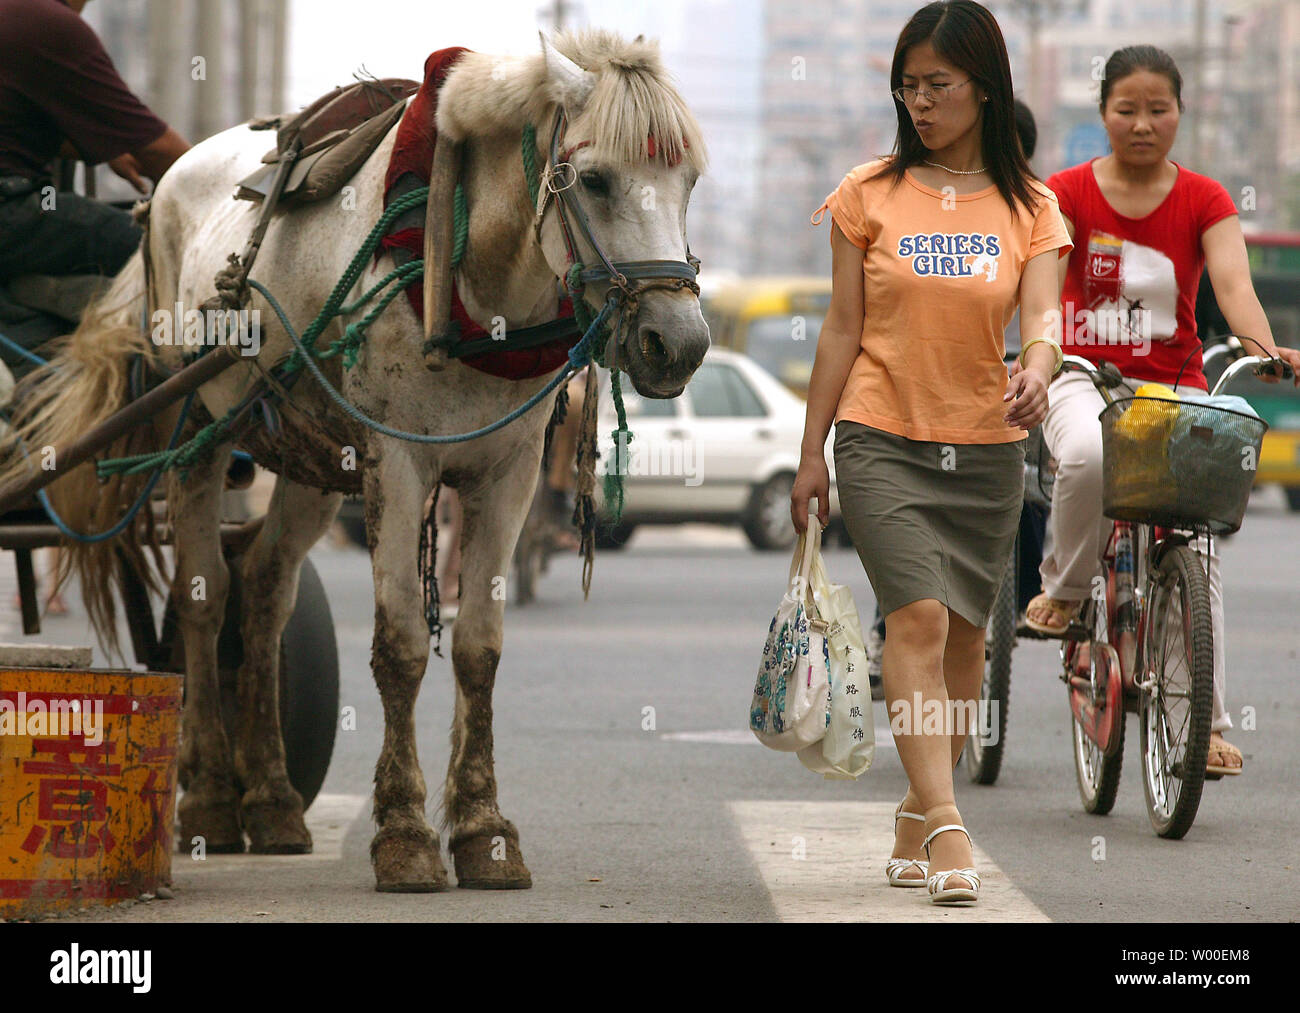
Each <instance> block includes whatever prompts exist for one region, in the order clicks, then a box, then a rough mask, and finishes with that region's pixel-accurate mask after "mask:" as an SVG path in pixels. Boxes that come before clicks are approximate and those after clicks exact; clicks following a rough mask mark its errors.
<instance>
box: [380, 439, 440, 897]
mask: <svg viewBox="0 0 1300 1013" xmlns="http://www.w3.org/2000/svg"><path fill="white" fill-rule="evenodd" d="M428 472H429V469H428V468H427V467H420V466H419V465H417V463H416V462H415V461H413V460H412V458H411V456H410V455H409V453H408V452H407V450H406V448H404V447H384V448H375V449H372V450H371V452H370V454H369V455H368V456H367V459H366V468H365V473H364V482H365V497H366V542H367V544H368V545H369V546H370V560H371V567H372V569H373V573H374V581H375V631H374V639H373V641H372V645H373V646H372V648H371V658H370V667H371V670H372V672H373V673H374V678H375V685H376V686H378V688H379V697H380V700H381V702H382V703H383V707H384V745H383V748H382V750H381V751H380V754H379V762H378V763H377V764H376V766H375V808H374V817H375V823H376V824H378V827H379V829H378V830H377V831H376V833H375V836H374V839H373V840H371V842H370V862H371V864H372V865H373V866H374V870H375V889H376V890H379V891H381V892H385V893H432V892H436V891H439V890H445V889H446V888H447V869H446V867H445V866H444V865H443V862H442V855H441V842H440V841H439V838H438V834H437V832H436V831H434V829H433V828H432V827H431V826H429V821H428V820H427V819H426V818H425V814H424V805H425V797H426V796H425V784H424V774H423V773H422V772H421V771H420V757H419V753H418V750H417V749H416V737H415V698H416V696H417V695H418V694H419V692H420V683H421V682H422V681H423V679H424V670H425V667H426V666H427V665H428V663H429V627H428V625H427V623H426V622H425V618H424V607H423V599H422V596H421V594H420V578H419V572H418V559H417V551H416V550H417V547H418V546H419V540H420V525H421V524H422V523H423V522H424V503H425V500H426V499H427V497H428V493H429V490H430V489H431V488H433V481H434V480H433V477H432V474H431V473H428Z"/></svg>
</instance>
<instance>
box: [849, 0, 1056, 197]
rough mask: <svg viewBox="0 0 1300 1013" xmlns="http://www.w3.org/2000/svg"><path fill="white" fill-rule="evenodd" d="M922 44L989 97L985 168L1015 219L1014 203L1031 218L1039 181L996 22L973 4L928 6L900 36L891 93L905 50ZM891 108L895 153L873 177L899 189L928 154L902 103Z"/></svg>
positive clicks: (953, 0)
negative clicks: (1024, 145)
mask: <svg viewBox="0 0 1300 1013" xmlns="http://www.w3.org/2000/svg"><path fill="white" fill-rule="evenodd" d="M923 42H929V43H930V45H931V46H933V47H934V51H935V52H936V53H938V54H939V56H941V57H942V58H943V59H944V60H947V61H948V62H949V63H952V64H955V65H956V66H958V67H960V68H961V69H962V70H964V71H965V72H966V73H967V74H969V75H970V76H971V78H972V81H973V83H975V84H978V85H979V86H980V87H981V88H983V89H984V92H985V94H986V95H988V99H989V100H988V101H987V102H984V103H981V105H982V106H983V109H984V127H983V140H982V147H983V156H984V166H985V168H986V169H987V171H988V174H989V175H990V176H991V177H993V182H994V183H995V184H996V185H997V188H998V192H999V193H1000V194H1002V199H1003V200H1005V201H1006V202H1007V206H1008V207H1009V208H1011V213H1012V214H1013V215H1014V214H1017V209H1016V202H1017V201H1019V202H1020V203H1021V204H1023V205H1024V206H1025V208H1026V209H1027V210H1028V211H1030V212H1031V213H1032V211H1033V209H1034V206H1035V204H1036V203H1037V200H1038V198H1037V196H1036V195H1035V194H1034V192H1033V190H1032V188H1031V187H1030V185H1029V182H1030V180H1034V179H1037V178H1038V177H1036V176H1035V175H1034V173H1033V170H1031V169H1030V168H1029V162H1028V161H1026V159H1025V155H1024V152H1023V151H1022V149H1021V146H1020V141H1019V138H1018V137H1017V135H1016V113H1015V104H1014V101H1015V100H1014V97H1013V94H1012V90H1011V61H1010V59H1008V57H1007V45H1006V42H1005V41H1004V40H1003V38H1002V29H1001V28H999V27H998V23H997V20H996V19H995V18H994V17H993V15H992V14H991V13H989V10H988V8H986V7H984V6H983V5H981V4H977V3H975V2H974V0H939V2H937V3H932V4H926V5H925V6H924V7H922V8H921V9H920V10H919V11H917V12H916V13H915V14H913V15H912V17H911V19H910V20H909V21H908V22H907V24H906V25H904V26H903V31H902V32H901V33H900V34H899V36H898V45H896V46H895V47H894V63H893V66H892V67H891V68H890V71H889V88H890V90H891V91H893V90H895V89H897V88H901V87H902V86H903V64H904V62H905V61H906V59H907V51H908V50H909V49H911V48H912V47H913V46H916V45H919V44H921V43H923ZM894 105H895V107H896V109H895V111H896V112H897V113H898V134H897V136H896V138H895V140H894V151H893V153H892V156H891V157H890V159H889V161H888V162H887V163H886V165H885V166H884V167H883V168H882V169H881V170H880V171H879V172H878V173H876V176H875V177H873V178H878V177H881V176H890V177H892V178H893V184H894V186H897V185H898V184H899V183H901V182H902V181H903V174H904V173H905V172H906V171H907V170H908V169H910V168H911V167H912V166H914V165H920V164H921V163H922V162H923V161H924V160H925V158H926V156H927V155H929V153H930V149H929V148H927V147H926V146H925V144H924V142H922V140H921V135H920V134H918V133H917V132H916V127H915V126H913V125H912V117H911V116H910V115H909V113H908V111H907V108H906V107H905V106H904V105H903V103H901V102H898V101H897V100H896V101H895V102H894Z"/></svg>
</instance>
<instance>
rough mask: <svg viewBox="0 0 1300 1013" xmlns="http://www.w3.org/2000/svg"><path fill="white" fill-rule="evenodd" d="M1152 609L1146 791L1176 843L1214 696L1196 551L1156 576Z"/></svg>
mask: <svg viewBox="0 0 1300 1013" xmlns="http://www.w3.org/2000/svg"><path fill="white" fill-rule="evenodd" d="M1147 609H1148V618H1147V623H1146V635H1145V637H1144V643H1143V651H1142V658H1143V678H1142V679H1141V680H1140V683H1139V688H1140V689H1141V691H1142V698H1141V723H1142V785H1143V788H1144V790H1145V792H1146V798H1147V815H1148V817H1150V819H1151V825H1152V826H1153V827H1154V828H1155V831H1156V833H1157V834H1159V835H1160V836H1161V837H1168V838H1172V839H1174V840H1177V839H1179V838H1181V837H1182V836H1183V835H1184V834H1186V833H1187V831H1188V830H1190V829H1191V826H1192V821H1193V820H1195V819H1196V810H1197V807H1198V806H1199V805H1200V803H1201V789H1202V788H1203V787H1204V786H1205V763H1206V757H1207V754H1208V752H1209V748H1210V722H1211V719H1212V711H1213V695H1214V649H1215V644H1214V632H1213V626H1212V625H1211V618H1210V584H1209V580H1208V578H1207V577H1206V575H1205V570H1204V568H1203V567H1202V566H1201V561H1200V558H1199V557H1198V555H1197V554H1196V552H1195V551H1193V549H1192V548H1191V546H1188V545H1179V546H1176V547H1174V548H1173V549H1171V550H1170V551H1168V552H1166V553H1165V554H1164V556H1163V558H1162V559H1161V560H1160V563H1159V564H1158V565H1157V566H1156V567H1155V568H1154V569H1153V570H1152V572H1151V574H1150V576H1149V578H1148V582H1147Z"/></svg>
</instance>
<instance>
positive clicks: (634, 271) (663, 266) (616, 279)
mask: <svg viewBox="0 0 1300 1013" xmlns="http://www.w3.org/2000/svg"><path fill="white" fill-rule="evenodd" d="M567 126H568V115H567V113H566V112H565V110H564V107H563V106H559V107H557V109H556V111H555V125H554V126H553V127H552V129H551V147H550V155H549V157H548V159H547V164H546V167H545V169H544V170H543V171H542V176H541V183H540V185H539V186H538V188H537V209H536V213H535V215H534V217H533V235H534V237H535V238H536V240H537V243H538V245H541V241H542V222H543V220H545V218H546V212H547V210H548V209H549V208H550V206H551V203H552V202H551V198H552V196H554V198H555V201H554V204H555V210H556V212H557V213H558V214H559V216H560V226H561V228H562V230H563V232H564V244H565V247H566V249H567V255H568V260H569V268H570V270H569V271H566V273H565V276H564V278H563V284H564V289H565V291H566V292H567V293H568V294H569V295H570V296H571V297H572V298H573V299H574V300H575V302H576V300H577V299H580V298H581V297H582V292H583V290H584V289H585V288H586V286H587V284H588V283H590V282H601V281H609V282H610V283H611V287H610V291H609V296H608V299H617V300H619V301H620V302H622V303H623V306H622V307H621V309H622V310H623V313H624V315H625V316H626V317H630V316H634V315H635V312H636V306H637V301H638V298H639V297H640V295H641V294H642V293H644V292H647V291H649V290H651V289H668V290H671V291H680V290H681V289H685V288H688V289H690V290H691V291H692V292H694V293H695V295H696V296H698V295H699V294H700V286H699V284H698V283H697V282H696V280H695V278H696V276H697V275H698V274H699V272H700V258H699V257H696V256H694V255H692V254H691V248H690V244H689V242H688V243H687V246H686V260H684V261H682V260H626V261H620V262H618V263H615V262H613V261H611V260H610V259H609V257H608V255H607V254H606V253H605V250H604V248H603V247H602V246H601V245H600V243H599V242H598V241H597V240H596V237H595V236H594V235H592V232H591V225H590V223H589V222H588V221H587V215H586V212H584V211H583V209H582V204H581V203H579V201H578V199H577V196H576V195H575V194H573V193H571V192H570V191H571V189H572V187H573V185H574V184H575V183H576V182H577V181H578V171H577V169H576V168H574V166H573V163H572V162H570V161H569V160H568V159H569V156H571V155H572V154H573V152H574V151H577V150H578V149H579V148H581V147H584V146H585V145H586V144H587V142H586V141H583V142H581V143H579V144H577V145H574V146H573V147H571V148H565V149H564V151H563V153H562V154H561V152H560V141H561V139H562V138H563V135H564V131H565V128H566V127H567ZM570 217H572V219H573V221H574V223H575V224H576V225H577V227H578V231H579V232H581V233H582V235H583V237H584V238H585V239H586V240H587V242H588V243H589V244H590V245H591V248H592V249H593V250H595V251H596V256H598V257H599V258H600V261H601V264H600V266H597V267H586V266H583V267H582V269H581V270H580V271H579V272H578V273H577V280H576V284H570V277H571V275H572V273H573V272H572V268H573V266H574V265H575V264H579V263H580V261H579V260H578V249H577V246H576V245H575V243H574V241H573V229H572V228H571V226H570V225H569V218H570ZM607 301H608V300H607Z"/></svg>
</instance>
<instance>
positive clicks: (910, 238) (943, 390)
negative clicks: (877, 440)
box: [812, 159, 1073, 443]
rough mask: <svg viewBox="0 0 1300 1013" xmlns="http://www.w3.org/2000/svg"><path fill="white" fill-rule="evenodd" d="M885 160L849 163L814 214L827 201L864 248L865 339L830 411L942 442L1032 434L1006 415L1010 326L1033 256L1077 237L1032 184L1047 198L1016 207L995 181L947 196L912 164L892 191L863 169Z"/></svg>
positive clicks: (1052, 199)
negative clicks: (914, 171)
mask: <svg viewBox="0 0 1300 1013" xmlns="http://www.w3.org/2000/svg"><path fill="white" fill-rule="evenodd" d="M883 164H884V163H883V162H882V161H881V160H879V159H877V160H876V161H873V162H867V163H864V164H863V165H859V166H857V167H855V168H854V169H852V170H851V171H850V172H848V173H847V174H846V175H845V177H844V179H843V180H842V181H841V183H840V185H839V186H838V187H837V188H836V189H835V191H834V192H833V193H831V194H830V195H829V196H828V197H827V198H826V200H825V201H824V202H823V203H822V206H821V207H819V208H818V209H817V210H816V211H815V212H813V216H812V224H814V225H820V224H821V222H822V219H820V218H818V217H817V216H818V215H820V214H821V213H822V212H823V211H825V210H828V209H829V211H830V212H831V215H832V216H833V218H834V220H835V222H836V224H838V225H839V227H840V231H841V232H843V233H844V235H845V237H846V238H847V239H848V240H849V242H851V243H852V244H853V245H854V246H857V247H859V248H860V249H862V250H863V251H864V256H863V260H862V271H863V276H864V278H863V284H864V288H865V296H866V300H865V302H866V314H865V317H864V319H863V321H862V343H861V349H860V350H859V352H858V357H857V359H856V360H855V361H854V363H853V368H852V369H851V370H850V371H849V376H848V380H847V381H846V382H845V384H844V392H843V394H842V395H841V396H840V402H839V405H838V407H837V408H836V412H835V421H836V422H839V421H840V420H841V419H849V420H851V421H853V422H860V423H862V424H863V425H866V426H871V427H873V428H875V429H883V430H884V431H885V432H888V433H893V434H894V435H896V436H905V437H907V438H908V439H912V440H926V441H933V442H936V443H1014V442H1015V441H1016V440H1023V439H1025V437H1026V436H1027V435H1028V434H1027V433H1026V432H1025V431H1024V430H1023V429H1013V428H1010V427H1009V426H1008V425H1007V424H1006V423H1005V422H1004V421H1003V420H1002V416H1003V415H1004V414H1005V413H1006V405H1005V404H1004V402H1003V401H1002V397H1003V395H1004V394H1006V391H1007V368H1006V365H1005V364H1004V363H1003V361H1002V356H1003V354H1004V343H1003V332H1004V331H1005V330H1006V327H1007V324H1008V323H1010V321H1011V318H1012V316H1013V315H1014V313H1015V309H1016V305H1017V304H1018V303H1019V301H1020V276H1021V273H1022V272H1023V271H1024V268H1025V264H1026V262H1027V261H1028V260H1029V259H1030V258H1032V257H1035V256H1037V255H1038V254H1040V253H1043V252H1045V251H1047V250H1057V249H1061V248H1064V249H1066V250H1069V249H1071V248H1072V246H1073V244H1072V243H1071V242H1070V236H1069V233H1068V232H1066V230H1065V222H1064V221H1063V220H1062V218H1061V212H1060V209H1059V208H1058V207H1057V205H1056V195H1055V194H1053V193H1052V191H1051V190H1049V189H1048V188H1047V187H1046V186H1044V185H1043V184H1041V183H1037V182H1031V184H1030V185H1031V187H1032V188H1033V189H1034V190H1035V191H1036V192H1038V193H1040V194H1041V195H1042V197H1043V199H1041V200H1040V201H1039V202H1038V206H1037V208H1036V209H1035V212H1034V215H1033V217H1030V216H1029V214H1028V213H1026V211H1025V209H1024V207H1023V206H1022V205H1017V209H1018V211H1019V214H1018V215H1015V216H1013V215H1012V213H1011V209H1010V208H1008V207H1007V203H1006V201H1005V200H1003V198H1002V195H1001V194H1000V193H999V192H998V189H997V187H995V186H990V187H988V188H987V189H984V190H980V191H978V192H976V193H969V194H951V193H950V194H946V195H945V194H944V193H943V192H942V191H939V190H935V189H933V188H931V187H928V186H925V185H924V184H922V183H921V182H920V181H919V180H918V179H916V178H915V177H913V176H912V174H911V172H910V171H909V172H908V173H907V175H906V176H905V177H904V181H903V182H902V183H900V184H899V185H898V187H897V189H895V190H892V191H891V190H890V184H891V179H890V178H888V177H886V178H883V179H877V180H870V179H868V178H867V177H869V176H871V175H872V174H873V173H874V172H875V171H876V170H878V169H879V168H880V167H881V166H882V165H883ZM1058 256H1059V254H1058Z"/></svg>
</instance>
